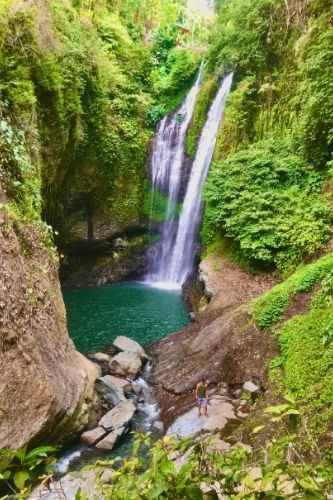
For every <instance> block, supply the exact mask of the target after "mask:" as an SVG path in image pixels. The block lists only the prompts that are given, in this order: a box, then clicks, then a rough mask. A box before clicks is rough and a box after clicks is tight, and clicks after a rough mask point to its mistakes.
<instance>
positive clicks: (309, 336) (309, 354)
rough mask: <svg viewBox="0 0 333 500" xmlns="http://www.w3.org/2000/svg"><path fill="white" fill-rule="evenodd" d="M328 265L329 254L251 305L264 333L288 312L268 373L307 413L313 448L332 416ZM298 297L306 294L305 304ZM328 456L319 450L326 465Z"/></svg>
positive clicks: (332, 262)
mask: <svg viewBox="0 0 333 500" xmlns="http://www.w3.org/2000/svg"><path fill="white" fill-rule="evenodd" d="M332 266H333V254H332V253H330V254H327V255H325V256H323V257H321V258H320V259H318V260H316V261H315V262H313V263H311V264H308V265H305V266H302V267H301V268H300V269H298V270H297V271H296V272H295V273H294V274H292V275H291V276H290V277H289V278H288V279H287V280H285V281H284V282H282V283H280V284H278V285H276V286H275V287H273V288H272V289H271V290H269V291H268V292H267V293H265V294H264V295H262V296H261V297H259V298H258V299H256V300H254V301H253V317H254V320H255V322H256V323H257V324H258V325H259V326H260V327H262V328H266V327H271V326H272V325H273V324H274V323H277V322H278V321H279V320H281V319H283V314H284V313H286V312H287V311H289V310H290V309H291V318H290V319H288V320H286V321H284V322H283V321H281V322H280V323H277V325H276V327H275V329H274V334H275V335H276V336H277V338H278V342H279V346H280V355H279V356H278V357H277V358H275V359H273V360H272V362H271V366H270V370H271V374H272V375H274V374H276V375H277V376H278V377H279V379H281V375H283V379H282V384H283V387H284V390H285V391H287V392H288V393H289V394H292V395H293V397H294V398H295V400H296V401H297V402H298V404H299V405H301V408H302V411H303V412H304V413H306V414H307V421H308V429H310V431H311V435H312V441H313V443H318V442H319V440H320V439H321V438H322V436H325V435H326V434H327V432H328V428H329V422H330V419H331V417H332V409H331V408H332V406H331V405H332V403H333V385H332V380H333V365H332V356H333V343H332V342H333V313H332V302H333V276H332ZM310 292H311V295H310ZM300 294H309V295H308V298H307V300H306V302H305V305H304V304H303V305H302V302H303V298H302V297H301V295H300ZM303 297H304V295H303ZM307 303H308V304H307ZM298 304H300V307H299V308H298ZM281 370H282V372H281ZM273 378H274V377H273ZM308 437H309V436H306V435H304V436H303V437H302V438H300V443H302V446H305V447H307V446H308V444H309V443H308ZM324 448H325V447H324ZM326 453H327V450H322V457H321V458H320V460H324V458H323V457H324V456H326Z"/></svg>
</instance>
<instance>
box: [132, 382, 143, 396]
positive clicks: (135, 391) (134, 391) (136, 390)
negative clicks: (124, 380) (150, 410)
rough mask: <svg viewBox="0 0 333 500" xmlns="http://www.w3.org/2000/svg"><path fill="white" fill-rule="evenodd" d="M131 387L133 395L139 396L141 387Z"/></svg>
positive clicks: (138, 385)
mask: <svg viewBox="0 0 333 500" xmlns="http://www.w3.org/2000/svg"><path fill="white" fill-rule="evenodd" d="M131 386H132V392H133V394H135V395H136V396H139V395H140V394H141V392H142V386H141V385H140V384H131Z"/></svg>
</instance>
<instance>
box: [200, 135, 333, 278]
mask: <svg viewBox="0 0 333 500" xmlns="http://www.w3.org/2000/svg"><path fill="white" fill-rule="evenodd" d="M319 189H320V177H319V176H318V175H317V174H316V173H315V172H314V171H313V170H311V169H310V168H308V167H307V166H306V165H305V164H304V162H303V161H302V160H301V158H300V157H299V156H298V155H296V154H295V153H294V152H293V151H292V150H291V149H290V147H289V146H288V145H287V144H286V143H284V142H281V141H273V140H271V141H262V142H259V143H257V144H255V145H253V146H252V147H249V148H248V149H244V150H241V151H239V152H238V153H235V154H234V155H231V156H229V157H228V158H227V159H226V160H224V161H223V162H221V163H218V164H215V165H213V168H212V170H211V172H210V174H209V177H208V180H207V183H206V186H205V189H204V194H203V197H204V201H205V212H204V225H203V230H202V236H203V241H204V243H205V244H209V243H211V242H212V241H213V240H214V239H215V238H218V237H219V236H226V237H227V238H230V239H231V240H233V241H234V242H236V243H237V245H238V247H239V249H240V251H241V252H242V253H243V254H244V256H245V257H246V258H247V259H248V260H249V261H254V262H257V263H258V262H259V263H261V264H262V265H263V266H265V265H266V266H267V265H270V266H271V267H277V268H278V269H279V270H281V271H285V270H287V269H288V268H290V267H291V266H294V265H295V264H297V263H298V262H300V261H301V260H302V259H303V258H304V257H306V256H307V255H310V254H311V253H313V252H314V251H315V250H317V249H318V248H320V247H321V246H322V245H323V243H324V242H325V241H326V240H327V239H328V237H329V225H330V220H331V216H330V211H329V208H328V207H327V206H326V205H325V204H324V203H323V201H322V200H321V198H320V195H319V193H318V191H319Z"/></svg>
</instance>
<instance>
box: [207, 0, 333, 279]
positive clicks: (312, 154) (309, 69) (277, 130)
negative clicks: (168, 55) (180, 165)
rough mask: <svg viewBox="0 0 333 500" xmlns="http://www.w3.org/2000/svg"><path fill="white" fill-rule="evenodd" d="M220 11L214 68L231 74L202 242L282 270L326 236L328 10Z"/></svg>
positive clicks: (283, 6)
mask: <svg viewBox="0 0 333 500" xmlns="http://www.w3.org/2000/svg"><path fill="white" fill-rule="evenodd" d="M217 5H218V20H217V24H216V26H215V28H214V31H213V35H212V38H211V44H210V50H209V53H208V65H209V68H211V71H217V69H219V70H220V71H221V68H222V70H227V71H228V70H235V78H234V80H235V84H234V88H233V90H232V92H231V94H230V96H229V99H228V105H227V109H226V114H225V119H224V122H223V124H222V127H221V130H220V133H219V135H218V138H217V147H216V151H215V156H214V159H215V162H216V164H215V165H214V166H213V168H212V169H211V171H210V174H209V176H208V180H207V184H206V189H205V194H204V200H205V212H204V221H203V229H202V235H203V240H204V244H206V245H212V244H213V243H214V242H219V241H221V238H222V239H223V238H224V239H227V240H228V245H229V246H230V245H233V246H234V248H235V252H236V254H237V256H238V257H237V260H238V262H242V261H243V262H245V263H246V264H247V265H250V267H251V266H252V267H253V268H256V269H258V268H260V267H261V268H262V269H274V268H277V269H278V270H279V271H282V272H283V273H286V272H287V271H290V269H292V268H293V266H295V265H296V264H298V263H300V262H302V260H303V259H304V258H305V257H306V256H308V255H311V254H313V253H314V252H315V251H316V250H317V249H318V248H320V247H321V246H322V245H323V244H324V243H325V241H326V240H327V238H328V236H329V226H330V222H331V221H330V219H331V217H330V214H329V209H328V208H327V207H325V204H326V203H327V202H326V198H325V196H323V194H322V192H321V186H322V182H323V181H325V180H328V181H329V182H331V172H330V169H329V168H328V167H329V166H330V161H331V159H332V129H333V113H332V107H331V105H330V103H331V102H332V100H333V86H332V82H331V78H330V77H329V75H330V74H331V73H332V71H333V66H332V64H333V63H332V61H333V53H332V51H333V49H332V47H333V43H332V36H333V30H332V26H331V24H330V18H331V17H330V16H331V15H332V6H331V5H329V4H327V3H325V2H324V1H323V2H319V3H318V2H317V3H316V2H309V4H307V5H302V7H301V8H300V9H298V7H297V3H296V2H294V1H290V2H289V1H288V2H271V1H270V0H262V1H260V2H255V1H252V0H239V1H230V2H226V1H224V0H221V1H219V2H217Z"/></svg>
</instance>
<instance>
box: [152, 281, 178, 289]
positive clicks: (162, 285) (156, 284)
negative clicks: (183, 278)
mask: <svg viewBox="0 0 333 500" xmlns="http://www.w3.org/2000/svg"><path fill="white" fill-rule="evenodd" d="M144 284H145V285H147V286H150V287H151V288H159V289H160V290H172V291H181V289H182V286H181V284H180V283H175V282H174V281H144Z"/></svg>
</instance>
